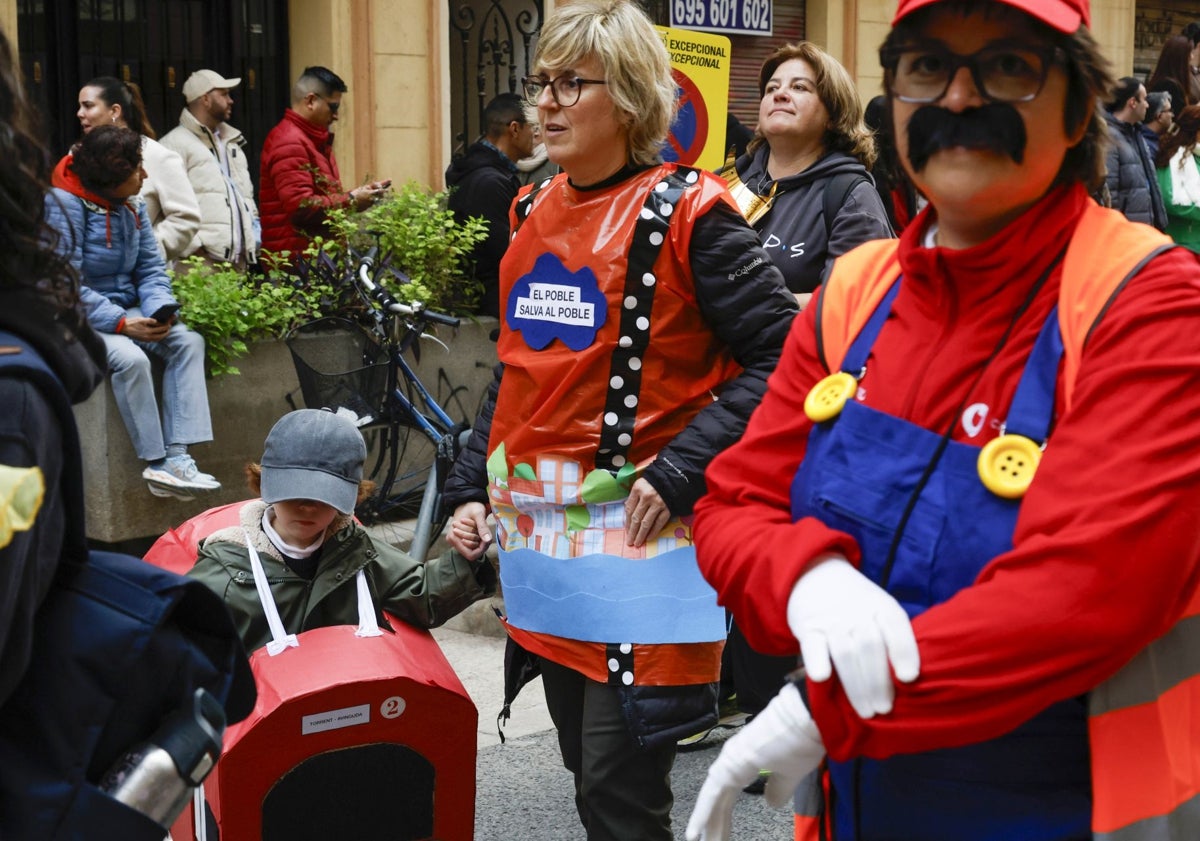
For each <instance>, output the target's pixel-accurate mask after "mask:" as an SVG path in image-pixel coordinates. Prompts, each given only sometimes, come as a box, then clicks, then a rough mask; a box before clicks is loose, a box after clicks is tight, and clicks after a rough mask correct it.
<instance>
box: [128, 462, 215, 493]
mask: <svg viewBox="0 0 1200 841" xmlns="http://www.w3.org/2000/svg"><path fill="white" fill-rule="evenodd" d="M142 478H143V479H145V480H146V481H147V482H149V483H150V484H151V485H158V486H159V487H160V488H163V489H165V490H168V491H171V490H182V491H185V492H187V491H215V490H219V489H220V487H221V483H220V482H218V481H217V480H216V478H215V477H213V476H210V475H209V474H207V473H201V472H200V468H198V467H196V461H195V459H193V458H192V457H191V456H190V455H188V454H187V453H184V454H183V455H181V456H171V457H169V458H167V459H165V460H164V461H163V463H162V464H161V465H159V466H158V467H152V466H148V467H147V468H146V469H145V470H143V471H142Z"/></svg>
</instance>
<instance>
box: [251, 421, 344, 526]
mask: <svg viewBox="0 0 1200 841" xmlns="http://www.w3.org/2000/svg"><path fill="white" fill-rule="evenodd" d="M366 458H367V445H366V443H365V442H364V441H363V437H362V433H360V432H359V431H358V427H356V426H355V425H354V421H352V420H350V419H349V418H345V417H342V416H341V415H335V414H333V413H332V412H326V411H324V410H321V409H298V410H297V411H295V412H289V413H288V414H286V415H284V416H283V417H282V418H280V419H279V420H278V421H276V423H275V425H274V426H273V427H271V432H270V433H269V434H268V435H267V443H266V446H265V447H264V448H263V457H262V498H263V502H267V503H275V502H282V501H284V500H287V499H315V500H316V501H317V502H324V503H326V504H328V505H332V506H333V507H334V508H336V509H337V510H338V511H340V512H342V513H343V514H349V513H350V512H351V511H353V510H354V504H355V503H356V502H357V501H358V483H359V482H360V481H361V480H362V473H363V462H364V461H366Z"/></svg>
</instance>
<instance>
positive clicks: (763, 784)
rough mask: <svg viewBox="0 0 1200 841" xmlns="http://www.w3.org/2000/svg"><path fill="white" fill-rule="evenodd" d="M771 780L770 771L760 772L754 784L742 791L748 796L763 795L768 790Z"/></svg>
mask: <svg viewBox="0 0 1200 841" xmlns="http://www.w3.org/2000/svg"><path fill="white" fill-rule="evenodd" d="M770 778H771V772H770V771H766V770H763V771H759V772H758V776H757V777H755V778H754V782H752V783H750V785H748V786H746V787H745V788H744V789H742V791H744V792H746V794H762V793H763V792H764V791H766V790H767V780H769V779H770Z"/></svg>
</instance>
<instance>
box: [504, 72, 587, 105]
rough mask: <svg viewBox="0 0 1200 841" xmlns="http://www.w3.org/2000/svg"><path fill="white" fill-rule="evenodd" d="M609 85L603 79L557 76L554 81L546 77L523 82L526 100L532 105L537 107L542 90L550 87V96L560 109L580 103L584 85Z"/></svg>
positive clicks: (536, 77) (527, 77)
mask: <svg viewBox="0 0 1200 841" xmlns="http://www.w3.org/2000/svg"><path fill="white" fill-rule="evenodd" d="M607 84H608V82H606V81H605V80H603V79H581V78H579V77H578V76H556V77H555V78H553V79H547V78H546V77H545V76H526V77H525V78H524V79H522V80H521V86H522V88H523V89H524V90H525V99H526V101H527V102H528V103H529V104H530V105H537V101H538V97H539V96H541V95H542V89H543V88H545V87H547V86H549V88H550V96H552V97H554V101H555V102H557V103H558V105H559V107H560V108H570V107H571V106H572V105H574V104H575V103H576V102H578V101H579V95H580V93H582V92H583V86H584V85H607Z"/></svg>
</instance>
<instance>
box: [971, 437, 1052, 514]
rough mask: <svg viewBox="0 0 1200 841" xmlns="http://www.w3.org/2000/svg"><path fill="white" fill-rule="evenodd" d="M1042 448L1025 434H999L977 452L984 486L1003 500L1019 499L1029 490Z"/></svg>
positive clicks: (980, 475) (1040, 457)
mask: <svg viewBox="0 0 1200 841" xmlns="http://www.w3.org/2000/svg"><path fill="white" fill-rule="evenodd" d="M1041 460H1042V450H1041V448H1040V447H1039V446H1038V445H1037V444H1035V443H1034V442H1033V441H1032V440H1031V439H1029V438H1026V437H1025V436H1024V435H1001V436H1000V437H999V438H994V439H992V440H991V441H989V442H988V443H987V444H986V445H985V446H984V448H983V449H982V450H981V451H980V453H979V462H978V468H979V478H980V480H981V481H982V482H983V486H984V487H985V488H987V489H988V490H989V491H991V492H992V493H994V494H995V495H996V496H999V497H1003V498H1004V499H1020V498H1021V497H1023V496H1024V495H1025V491H1027V490H1029V483H1030V482H1032V481H1033V474H1034V473H1036V472H1037V467H1038V462H1040V461H1041Z"/></svg>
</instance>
